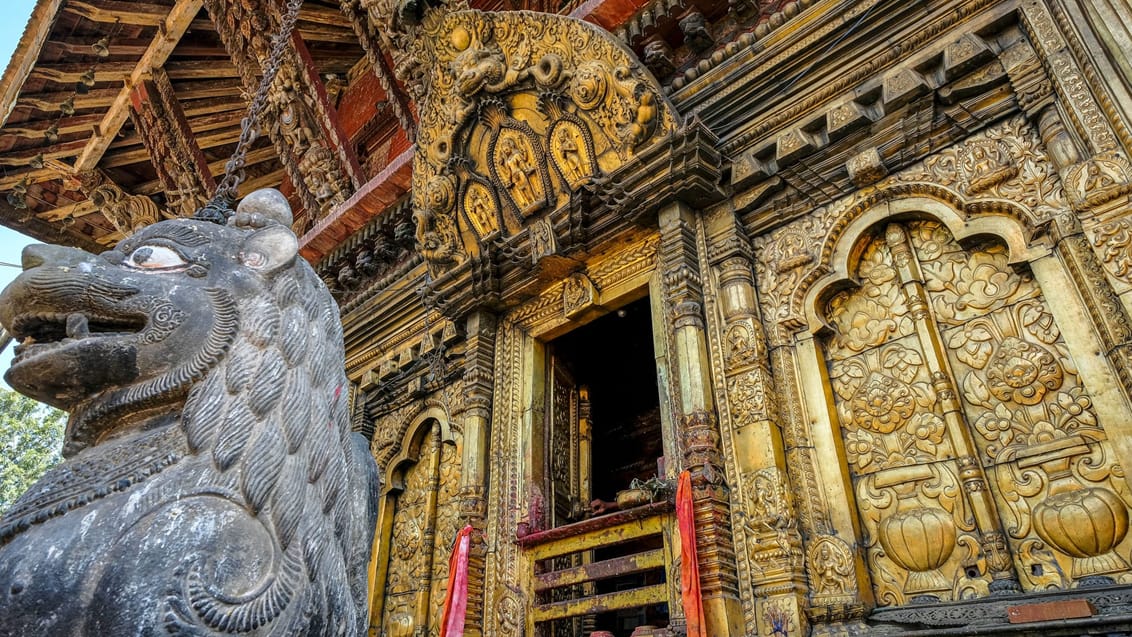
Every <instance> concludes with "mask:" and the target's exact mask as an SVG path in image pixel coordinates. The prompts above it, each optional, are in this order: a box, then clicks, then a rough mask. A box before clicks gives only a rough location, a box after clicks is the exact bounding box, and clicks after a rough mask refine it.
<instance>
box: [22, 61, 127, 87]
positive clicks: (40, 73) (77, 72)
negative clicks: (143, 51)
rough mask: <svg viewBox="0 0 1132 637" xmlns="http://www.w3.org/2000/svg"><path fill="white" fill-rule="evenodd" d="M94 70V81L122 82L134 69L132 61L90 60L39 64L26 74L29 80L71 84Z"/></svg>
mask: <svg viewBox="0 0 1132 637" xmlns="http://www.w3.org/2000/svg"><path fill="white" fill-rule="evenodd" d="M91 69H93V70H94V81H95V82H123V81H126V80H128V79H129V78H130V73H131V72H132V71H133V70H134V64H133V63H132V62H101V63H95V62H91V63H89V64H83V63H78V64H74V63H70V64H40V65H38V66H36V67H35V69H33V70H32V72H31V73H29V74H28V79H29V80H50V81H52V82H59V83H60V84H73V83H75V82H77V81H79V78H80V77H81V76H82V75H83V74H84V73H86V72H87V71H90V70H91Z"/></svg>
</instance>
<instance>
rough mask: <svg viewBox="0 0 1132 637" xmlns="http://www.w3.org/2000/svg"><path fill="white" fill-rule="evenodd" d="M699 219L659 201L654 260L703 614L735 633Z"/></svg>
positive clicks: (712, 629) (735, 598)
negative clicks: (667, 331) (667, 317)
mask: <svg viewBox="0 0 1132 637" xmlns="http://www.w3.org/2000/svg"><path fill="white" fill-rule="evenodd" d="M698 222H699V220H698V219H696V218H695V216H694V215H693V213H692V212H691V210H690V209H689V208H687V206H685V205H684V204H682V203H676V204H672V205H669V206H668V207H667V208H665V209H663V210H662V211H661V213H660V234H661V239H660V247H659V255H658V260H659V262H660V268H661V272H662V273H663V274H662V277H663V284H664V295H665V304H666V307H667V308H668V311H669V312H671V316H672V340H671V344H672V349H671V351H670V353H671V355H672V357H673V359H674V363H675V365H674V367H675V373H676V385H677V396H676V400H675V404H676V408H677V412H678V413H679V415H680V431H681V442H682V444H683V449H682V451H683V460H684V468H685V469H687V470H688V471H690V472H691V474H692V491H693V498H694V501H695V504H694V509H695V524H696V550H697V552H698V556H699V561H700V587H701V591H702V593H703V602H704V615H705V620H706V621H707V624H708V634H709V635H712V636H713V637H722V636H730V635H741V634H743V633H744V630H743V619H742V610H741V608H740V604H739V591H738V583H739V582H738V577H737V575H736V571H735V550H734V547H733V545H732V539H731V506H730V492H729V489H728V485H727V480H726V477H725V473H724V463H723V454H722V452H721V451H720V444H721V440H720V435H719V424H718V422H717V419H716V412H715V404H714V401H713V398H712V390H711V372H710V367H709V361H708V355H707V334H706V331H705V326H704V318H703V305H702V303H703V292H702V289H701V281H700V275H699V259H698V255H697V250H696V241H695V228H696V224H697V223H698Z"/></svg>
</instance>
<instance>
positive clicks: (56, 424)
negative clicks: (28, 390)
mask: <svg viewBox="0 0 1132 637" xmlns="http://www.w3.org/2000/svg"><path fill="white" fill-rule="evenodd" d="M66 423H67V419H66V414H64V413H63V412H61V411H59V410H58V409H53V408H51V407H48V406H47V405H44V404H43V403H40V402H37V401H35V400H32V399H31V398H28V397H26V396H23V395H21V394H17V393H16V392H14V391H9V390H5V389H0V513H3V512H4V511H6V510H7V509H8V507H10V506H11V505H12V503H13V502H15V500H16V498H18V497H20V495H21V494H23V492H24V491H26V490H27V488H28V487H30V486H31V485H32V483H33V482H35V481H36V480H38V479H39V476H41V475H43V472H44V471H47V470H48V469H50V468H51V467H53V466H55V465H56V464H57V463H58V462H59V461H60V460H61V459H62V456H61V455H60V451H61V450H62V448H63V429H64V427H65V425H66Z"/></svg>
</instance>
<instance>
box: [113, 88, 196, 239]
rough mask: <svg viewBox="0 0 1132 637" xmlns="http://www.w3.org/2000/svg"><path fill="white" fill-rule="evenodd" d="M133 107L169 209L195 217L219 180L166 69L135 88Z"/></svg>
mask: <svg viewBox="0 0 1132 637" xmlns="http://www.w3.org/2000/svg"><path fill="white" fill-rule="evenodd" d="M130 105H131V110H130V117H131V118H132V119H133V122H134V127H135V128H137V131H138V133H139V134H140V135H141V138H142V143H144V144H145V148H146V150H147V151H149V157H150V161H151V162H152V163H153V168H154V170H156V171H157V178H158V179H159V180H161V186H162V188H163V189H164V190H165V205H166V207H167V208H168V209H169V211H170V212H172V213H174V214H177V215H180V216H182V217H188V216H192V214H193V213H194V212H196V210H197V209H198V208H200V207H201V206H203V205H204V204H205V203H207V202H208V200H209V198H210V197H212V194H213V192H214V191H215V190H216V181H215V180H213V178H212V173H210V172H209V170H208V160H207V159H205V156H204V153H203V152H201V149H200V146H198V145H197V142H196V137H195V136H194V135H193V132H192V129H191V128H189V122H188V120H187V119H186V118H185V111H184V110H183V109H182V108H181V102H180V101H178V100H177V96H176V94H174V92H173V84H172V83H171V82H170V81H169V76H168V75H166V74H165V70H164V69H155V70H154V71H153V76H152V78H151V79H149V80H146V81H144V82H142V83H140V84H138V85H137V86H135V87H134V88H133V90H132V91H131V93H130Z"/></svg>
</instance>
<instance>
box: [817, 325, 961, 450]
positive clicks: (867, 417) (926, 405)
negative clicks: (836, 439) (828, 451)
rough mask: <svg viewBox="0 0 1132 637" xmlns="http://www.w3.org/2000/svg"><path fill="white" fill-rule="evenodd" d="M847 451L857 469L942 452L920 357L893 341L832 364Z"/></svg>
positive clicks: (934, 400) (940, 422)
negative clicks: (882, 346)
mask: <svg viewBox="0 0 1132 637" xmlns="http://www.w3.org/2000/svg"><path fill="white" fill-rule="evenodd" d="M830 377H831V380H832V381H833V390H834V392H835V394H836V396H837V397H838V398H839V399H840V400H838V401H837V402H838V413H839V415H840V416H841V424H842V427H843V429H844V431H845V451H846V454H847V455H848V457H849V462H850V464H852V465H853V468H854V469H855V470H856V471H858V472H870V471H877V470H880V469H885V468H889V467H896V466H903V465H907V464H914V463H916V462H919V461H931V460H934V459H936V458H939V457H945V456H946V455H947V454H948V453H949V448H948V447H947V444H946V443H945V442H944V434H945V428H944V423H943V419H942V418H941V417H940V415H939V414H938V413H937V412H936V410H937V409H938V408H937V402H938V401H937V397H936V395H935V392H934V390H933V389H932V387H931V383H930V382H929V380H928V378H927V375H926V370H925V368H924V364H923V357H922V356H921V355H920V353H919V352H917V351H916V350H915V349H912V348H910V347H907V346H905V345H904V344H902V343H893V344H891V345H888V346H886V347H884V348H881V349H880V350H873V351H870V352H868V353H867V354H865V355H863V356H859V357H854V358H851V359H848V360H844V361H836V362H833V364H832V365H831V367H830Z"/></svg>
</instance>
